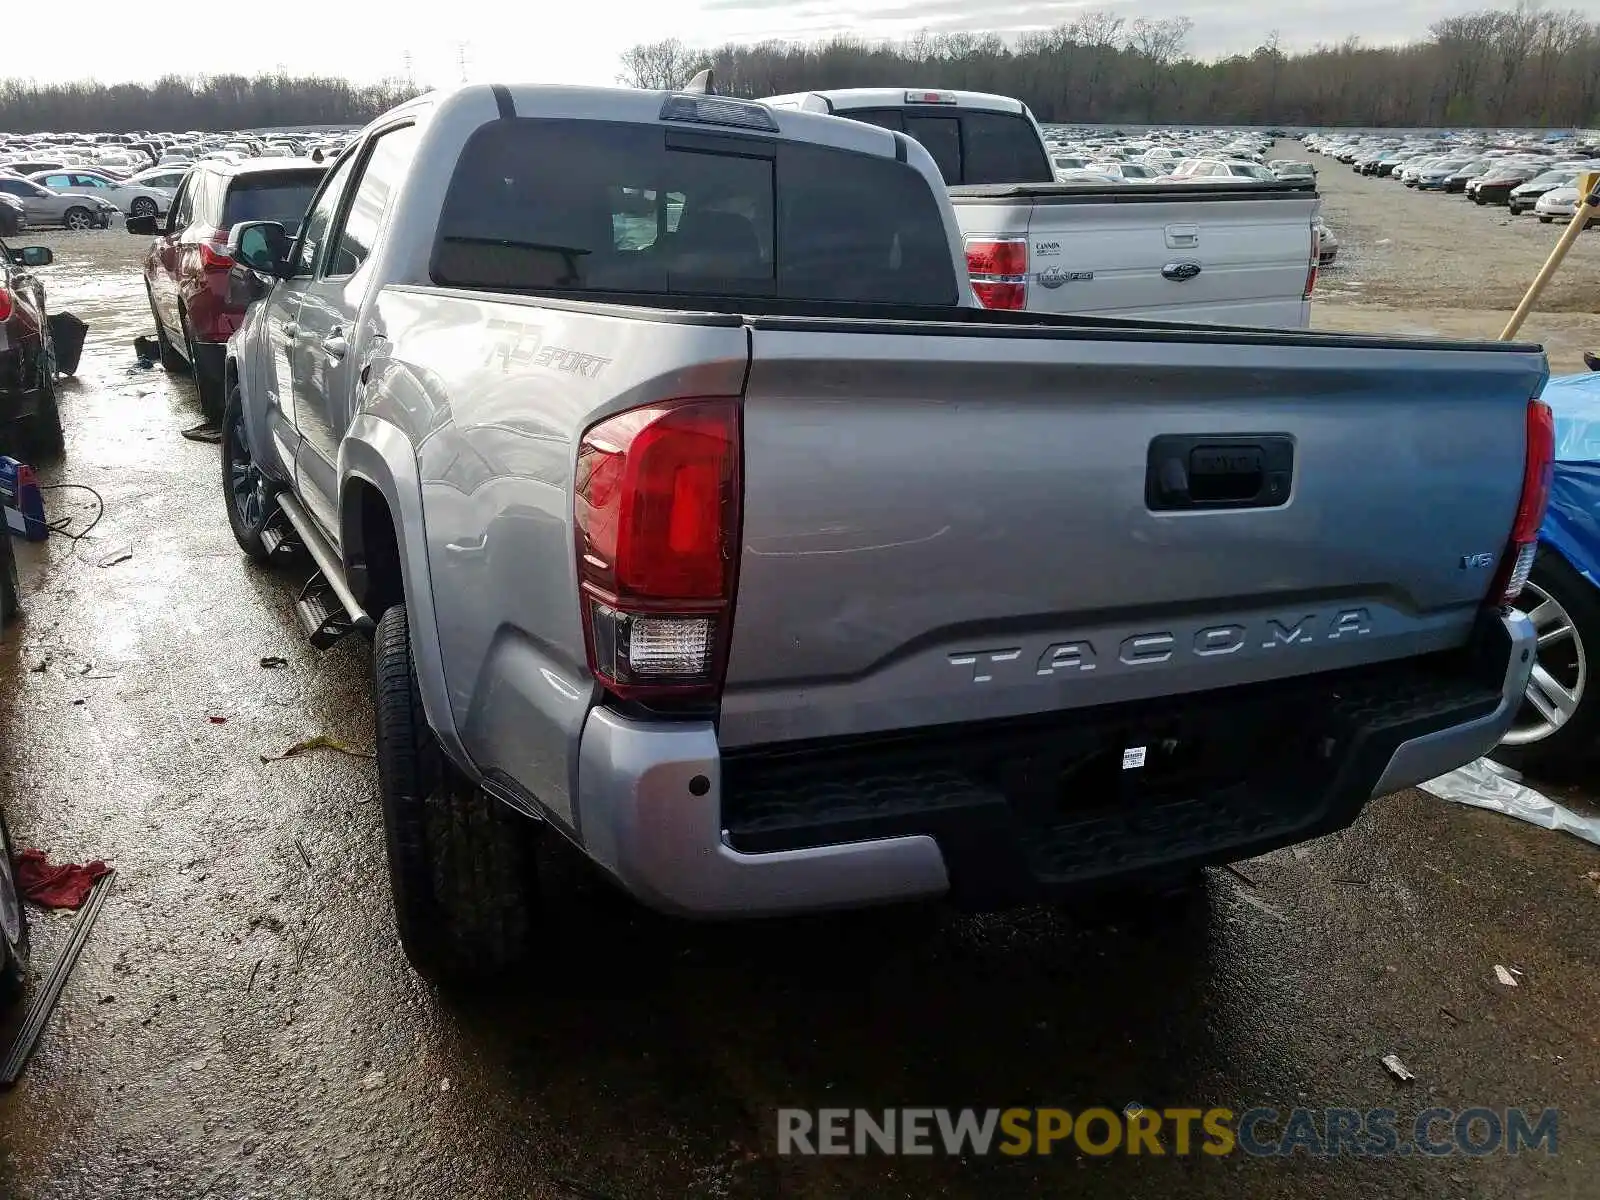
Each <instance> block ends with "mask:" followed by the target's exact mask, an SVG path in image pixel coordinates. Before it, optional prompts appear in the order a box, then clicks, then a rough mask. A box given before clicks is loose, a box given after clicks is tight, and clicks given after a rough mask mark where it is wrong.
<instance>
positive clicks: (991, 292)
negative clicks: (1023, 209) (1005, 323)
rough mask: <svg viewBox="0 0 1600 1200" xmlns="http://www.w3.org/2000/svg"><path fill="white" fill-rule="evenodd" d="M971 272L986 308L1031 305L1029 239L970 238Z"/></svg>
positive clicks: (969, 271)
mask: <svg viewBox="0 0 1600 1200" xmlns="http://www.w3.org/2000/svg"><path fill="white" fill-rule="evenodd" d="M967 274H968V275H969V276H971V278H972V291H973V294H974V295H976V296H977V298H978V303H979V304H981V305H983V306H984V307H985V308H1001V309H1012V310H1019V309H1024V308H1027V307H1028V239H1027V238H968V239H967Z"/></svg>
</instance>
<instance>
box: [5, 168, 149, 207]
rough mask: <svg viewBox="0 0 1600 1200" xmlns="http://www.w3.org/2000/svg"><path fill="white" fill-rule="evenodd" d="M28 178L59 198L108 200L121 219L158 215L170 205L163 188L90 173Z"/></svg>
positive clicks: (54, 173) (42, 173)
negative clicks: (120, 212) (80, 197)
mask: <svg viewBox="0 0 1600 1200" xmlns="http://www.w3.org/2000/svg"><path fill="white" fill-rule="evenodd" d="M28 178H30V179H32V180H33V181H34V182H35V183H37V184H40V185H42V186H44V187H47V188H49V189H50V190H51V191H52V192H56V193H58V194H60V195H63V196H95V197H98V198H99V199H101V200H109V201H110V202H111V203H112V204H114V205H116V206H117V208H119V209H121V210H122V213H123V215H124V216H130V217H154V216H159V215H160V214H162V213H164V212H166V211H167V209H168V208H170V207H171V206H172V193H171V192H170V191H168V190H167V189H165V188H155V187H144V186H141V185H139V184H134V183H119V182H118V181H117V180H115V179H112V178H110V177H109V176H106V175H99V174H96V173H95V172H93V171H40V172H38V173H37V174H35V175H30V176H28Z"/></svg>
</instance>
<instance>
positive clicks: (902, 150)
mask: <svg viewBox="0 0 1600 1200" xmlns="http://www.w3.org/2000/svg"><path fill="white" fill-rule="evenodd" d="M889 132H890V133H891V134H893V135H894V160H895V162H898V163H903V162H905V161H906V156H907V154H909V153H910V151H909V148H908V147H907V146H906V135H905V134H903V133H900V132H898V131H897V130H894V129H891V130H890V131H889Z"/></svg>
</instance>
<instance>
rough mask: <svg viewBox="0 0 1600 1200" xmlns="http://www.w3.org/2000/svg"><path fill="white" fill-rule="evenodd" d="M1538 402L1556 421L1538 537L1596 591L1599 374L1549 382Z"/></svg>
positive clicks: (1599, 568)
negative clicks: (1550, 475) (1545, 506)
mask: <svg viewBox="0 0 1600 1200" xmlns="http://www.w3.org/2000/svg"><path fill="white" fill-rule="evenodd" d="M1544 400H1545V403H1547V404H1548V405H1549V406H1550V409H1551V411H1552V412H1554V413H1555V418H1556V466H1555V474H1554V477H1553V478H1552V479H1551V481H1550V507H1549V508H1548V509H1547V510H1546V511H1545V517H1544V527H1543V528H1542V529H1541V530H1540V531H1539V536H1540V538H1541V540H1543V541H1544V542H1545V544H1546V545H1549V546H1551V547H1553V548H1554V549H1556V550H1558V551H1560V552H1561V555H1562V557H1564V558H1565V559H1566V560H1567V561H1568V562H1570V563H1571V564H1572V565H1573V566H1574V567H1576V568H1577V569H1578V570H1579V571H1580V572H1581V573H1582V574H1583V576H1584V577H1585V578H1586V579H1588V581H1589V582H1590V583H1592V584H1594V585H1595V586H1596V587H1600V371H1590V372H1587V373H1585V374H1583V375H1562V376H1558V377H1557V378H1554V379H1552V380H1551V381H1550V382H1549V383H1547V384H1546V385H1545V389H1544Z"/></svg>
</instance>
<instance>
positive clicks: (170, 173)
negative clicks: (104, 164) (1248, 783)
mask: <svg viewBox="0 0 1600 1200" xmlns="http://www.w3.org/2000/svg"><path fill="white" fill-rule="evenodd" d="M188 173H189V168H188V166H187V164H185V165H181V166H175V167H174V166H167V167H147V168H145V169H144V170H143V171H140V172H139V173H138V174H137V175H130V176H129V177H128V178H127V180H126V181H125V182H126V183H127V184H128V185H129V186H131V187H146V188H155V189H156V190H158V191H163V192H171V193H172V194H173V195H177V193H178V185H179V184H180V183H182V182H183V177H184V176H185V175H187V174H188Z"/></svg>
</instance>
